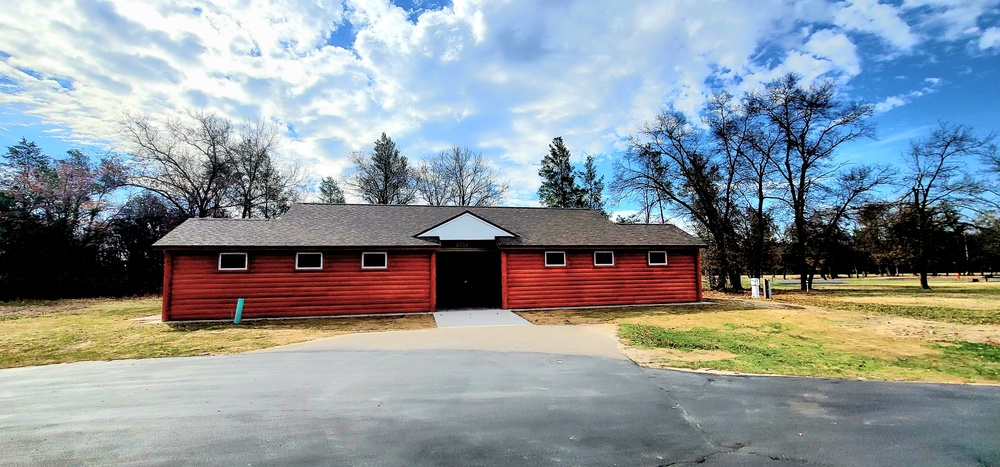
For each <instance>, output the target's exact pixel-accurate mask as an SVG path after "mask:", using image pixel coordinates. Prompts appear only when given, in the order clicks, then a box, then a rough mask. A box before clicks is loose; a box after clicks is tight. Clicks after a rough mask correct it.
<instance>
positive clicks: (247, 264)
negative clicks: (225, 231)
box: [219, 251, 250, 271]
mask: <svg viewBox="0 0 1000 467" xmlns="http://www.w3.org/2000/svg"><path fill="white" fill-rule="evenodd" d="M222 255H243V267H242V268H224V267H222ZM249 267H250V257H249V256H248V255H247V254H246V253H241V252H236V251H233V252H229V251H227V252H223V253H219V270H220V271H246V270H247V269H248V268H249Z"/></svg>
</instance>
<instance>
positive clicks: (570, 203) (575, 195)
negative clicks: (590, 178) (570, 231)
mask: <svg viewBox="0 0 1000 467" xmlns="http://www.w3.org/2000/svg"><path fill="white" fill-rule="evenodd" d="M569 157H570V154H569V149H566V146H565V145H564V144H563V140H562V137H561V136H557V137H556V138H555V139H553V140H552V144H550V145H549V153H548V154H547V155H546V156H545V157H543V158H542V167H541V168H540V169H539V170H538V175H539V176H540V177H542V186H540V187H539V188H538V200H539V201H540V202H541V203H542V205H543V206H548V207H552V208H582V207H587V205H586V203H585V201H584V190H583V189H582V188H580V187H579V186H577V184H576V176H575V174H574V173H573V165H572V164H570V162H569Z"/></svg>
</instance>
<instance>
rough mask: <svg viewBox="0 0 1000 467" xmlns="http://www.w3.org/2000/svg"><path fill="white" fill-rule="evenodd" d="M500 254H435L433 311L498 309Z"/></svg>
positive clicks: (486, 252) (451, 252)
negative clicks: (435, 273)
mask: <svg viewBox="0 0 1000 467" xmlns="http://www.w3.org/2000/svg"><path fill="white" fill-rule="evenodd" d="M500 304H501V301H500V252H499V251H496V250H485V251H484V250H442V251H439V252H438V253H437V308H438V309H439V310H441V309H449V308H450V309H455V308H500Z"/></svg>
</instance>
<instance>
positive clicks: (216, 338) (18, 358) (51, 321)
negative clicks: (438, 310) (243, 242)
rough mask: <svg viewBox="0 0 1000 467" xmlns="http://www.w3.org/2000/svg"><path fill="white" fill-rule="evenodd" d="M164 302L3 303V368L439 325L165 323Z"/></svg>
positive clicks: (403, 321)
mask: <svg viewBox="0 0 1000 467" xmlns="http://www.w3.org/2000/svg"><path fill="white" fill-rule="evenodd" d="M159 308H160V299H159V298H157V297H149V298H144V299H134V300H100V299H96V300H63V301H58V302H32V303H16V304H6V305H4V311H3V313H4V315H3V316H4V319H0V368H4V367H19V366H29V365H47V364H52V363H66V362H76V361H84V360H118V359H126V358H149V357H177V356H189V355H216V354H229V353H238V352H245V351H249V350H258V349H264V348H269V347H275V346H279V345H286V344H294V343H298V342H305V341H308V340H312V339H317V338H321V337H329V336H335V335H339V334H346V333H354V332H371V331H391V330H401V329H423V328H432V327H434V318H433V317H432V316H430V315H409V316H396V317H392V316H386V317H361V318H317V319H298V320H274V321H245V322H244V323H243V324H240V325H233V324H232V323H185V324H164V323H160V322H158V321H152V322H151V321H148V320H147V321H142V320H135V318H141V317H145V316H150V315H155V314H158V313H159Z"/></svg>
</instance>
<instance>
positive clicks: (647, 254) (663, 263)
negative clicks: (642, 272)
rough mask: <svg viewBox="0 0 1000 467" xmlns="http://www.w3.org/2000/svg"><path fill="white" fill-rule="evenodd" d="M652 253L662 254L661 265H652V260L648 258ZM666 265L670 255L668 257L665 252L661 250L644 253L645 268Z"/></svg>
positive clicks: (668, 262)
mask: <svg viewBox="0 0 1000 467" xmlns="http://www.w3.org/2000/svg"><path fill="white" fill-rule="evenodd" d="M653 253H663V262H662V263H654V262H653V260H652V258H650V256H649V255H651V254H653ZM667 264H670V255H668V254H667V252H666V251H663V250H653V251H649V252H647V253H646V265H647V266H666V265H667Z"/></svg>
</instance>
